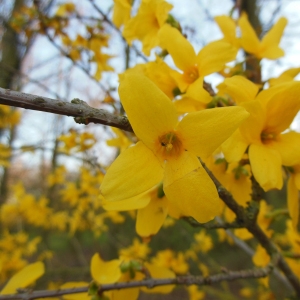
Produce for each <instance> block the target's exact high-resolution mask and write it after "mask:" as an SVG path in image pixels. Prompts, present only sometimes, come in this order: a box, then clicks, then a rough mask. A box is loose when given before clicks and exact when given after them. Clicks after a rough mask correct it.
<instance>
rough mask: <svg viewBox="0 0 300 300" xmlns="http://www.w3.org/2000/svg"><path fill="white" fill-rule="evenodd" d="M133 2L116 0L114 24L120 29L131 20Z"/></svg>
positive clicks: (130, 0)
mask: <svg viewBox="0 0 300 300" xmlns="http://www.w3.org/2000/svg"><path fill="white" fill-rule="evenodd" d="M131 3H132V0H114V9H113V17H112V21H113V23H114V24H115V25H116V26H117V27H118V28H120V27H121V26H122V25H123V24H125V23H126V22H127V21H128V20H129V19H130V11H131Z"/></svg>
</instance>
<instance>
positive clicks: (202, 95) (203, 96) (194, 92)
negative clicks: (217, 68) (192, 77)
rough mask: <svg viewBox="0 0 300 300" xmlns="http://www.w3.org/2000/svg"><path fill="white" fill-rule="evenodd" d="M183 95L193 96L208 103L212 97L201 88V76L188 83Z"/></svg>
mask: <svg viewBox="0 0 300 300" xmlns="http://www.w3.org/2000/svg"><path fill="white" fill-rule="evenodd" d="M183 97H189V98H193V99H195V100H197V101H199V102H202V103H205V104H207V103H209V102H210V101H211V99H212V97H211V95H210V94H209V93H208V92H207V91H206V90H205V89H204V88H203V77H199V78H198V79H197V80H196V81H194V82H193V83H192V84H190V85H189V87H188V89H187V91H186V93H185V94H184V95H183Z"/></svg>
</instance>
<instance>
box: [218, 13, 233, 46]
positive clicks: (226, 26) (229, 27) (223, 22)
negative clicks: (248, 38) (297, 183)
mask: <svg viewBox="0 0 300 300" xmlns="http://www.w3.org/2000/svg"><path fill="white" fill-rule="evenodd" d="M214 19H215V21H216V22H217V24H218V25H219V27H220V29H221V31H222V33H223V34H224V39H225V40H226V42H228V43H230V44H231V45H233V46H235V47H237V48H238V47H239V46H238V39H237V38H236V25H235V22H234V20H233V19H232V18H230V17H228V16H217V17H215V18H214Z"/></svg>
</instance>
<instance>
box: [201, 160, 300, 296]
mask: <svg viewBox="0 0 300 300" xmlns="http://www.w3.org/2000/svg"><path fill="white" fill-rule="evenodd" d="M202 165H203V167H204V169H205V171H206V172H207V174H208V175H209V176H210V178H211V179H212V181H213V182H214V184H215V186H216V188H217V190H218V193H219V197H220V198H221V199H222V200H223V202H224V203H225V204H226V205H227V206H228V207H229V208H230V209H231V210H232V211H233V212H234V213H235V214H236V221H237V222H238V223H239V224H241V225H243V226H244V227H245V228H247V230H248V231H249V232H250V233H252V235H253V236H254V237H255V238H256V239H257V240H258V242H259V243H260V244H261V245H262V246H263V248H265V250H266V251H267V253H268V254H269V255H270V257H274V256H276V257H277V258H278V264H277V266H278V267H279V269H280V270H281V271H282V272H283V273H284V275H285V276H286V278H287V279H288V281H289V283H290V284H291V285H292V286H293V288H294V290H295V292H296V295H297V296H298V297H299V298H300V281H299V278H298V277H297V276H296V275H295V274H294V272H293V271H292V270H291V268H290V267H289V265H288V264H287V262H286V261H285V260H284V258H283V256H282V255H281V253H280V252H279V250H278V248H277V246H276V245H275V244H274V243H273V242H272V241H271V240H270V239H269V238H268V237H267V236H266V234H265V233H264V232H263V230H262V229H261V228H260V227H259V226H258V225H257V223H256V218H255V213H253V212H251V213H249V212H247V211H246V209H244V208H243V207H242V206H240V205H239V204H238V203H237V202H236V201H235V200H234V199H233V197H232V195H231V194H230V193H229V192H228V191H227V190H226V189H225V188H224V187H223V186H222V185H221V183H220V182H219V181H218V180H217V178H216V177H215V176H214V175H213V173H212V172H211V171H210V170H209V169H208V168H207V167H206V165H205V164H204V163H203V162H202Z"/></svg>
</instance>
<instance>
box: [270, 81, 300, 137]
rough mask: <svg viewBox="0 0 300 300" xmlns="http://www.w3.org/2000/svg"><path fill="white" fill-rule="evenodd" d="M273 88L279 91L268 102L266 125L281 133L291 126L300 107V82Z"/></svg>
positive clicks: (271, 129)
mask: <svg viewBox="0 0 300 300" xmlns="http://www.w3.org/2000/svg"><path fill="white" fill-rule="evenodd" d="M272 89H274V90H276V91H278V92H277V93H276V94H275V95H274V96H273V97H272V98H271V99H270V100H269V101H268V103H267V104H266V113H267V117H266V125H265V127H266V128H267V129H268V130H269V131H270V132H276V133H280V132H282V131H284V130H286V129H287V128H288V127H289V126H290V124H291V123H292V121H293V119H294V118H295V116H296V114H297V113H298V111H299V109H300V101H299V94H300V82H296V81H292V82H287V83H283V84H281V85H278V86H275V87H273V88H272Z"/></svg>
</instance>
